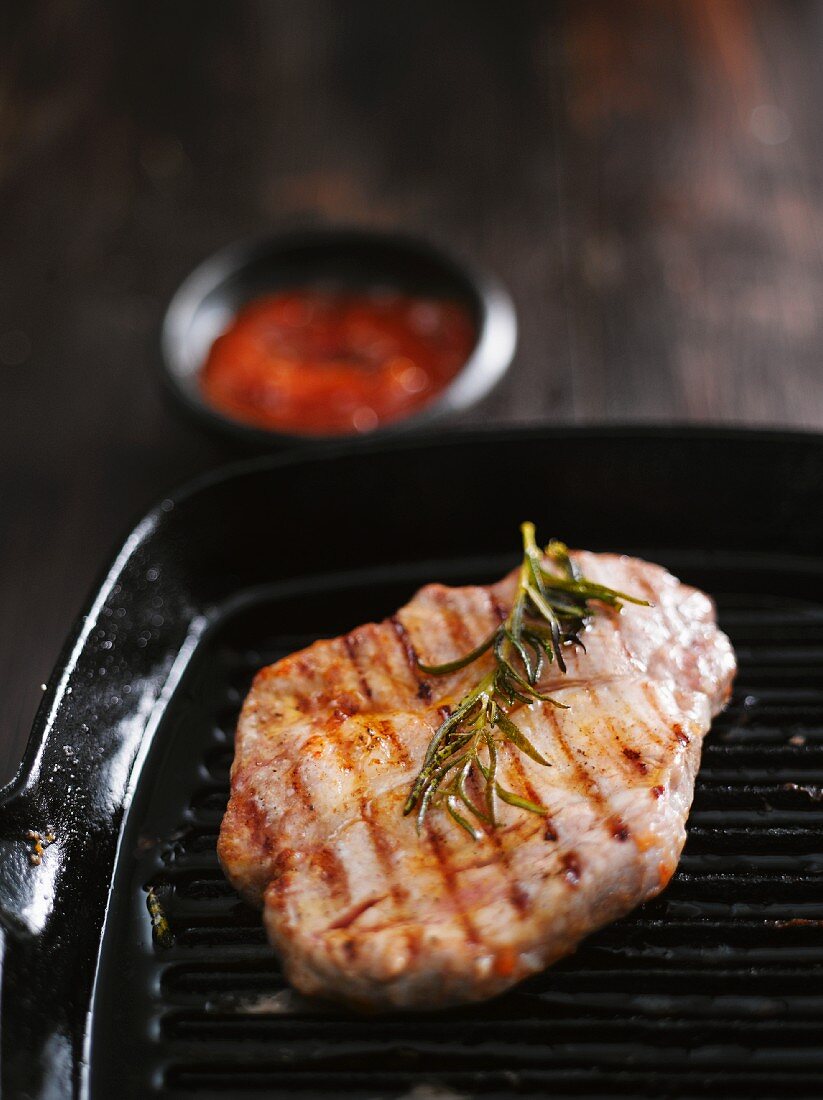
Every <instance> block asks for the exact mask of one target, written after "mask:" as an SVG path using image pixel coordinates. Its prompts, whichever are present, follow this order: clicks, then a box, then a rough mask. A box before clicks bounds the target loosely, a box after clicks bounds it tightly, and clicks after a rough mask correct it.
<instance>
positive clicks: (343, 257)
mask: <svg viewBox="0 0 823 1100" xmlns="http://www.w3.org/2000/svg"><path fill="white" fill-rule="evenodd" d="M324 283H325V284H330V285H336V286H343V287H345V288H347V289H358V288H366V287H391V288H393V289H394V288H396V289H397V290H398V291H400V292H402V293H407V294H425V295H432V296H437V297H448V298H451V299H453V300H454V301H457V302H459V303H460V304H461V305H463V306H465V307H466V308H467V309H468V311H469V313H470V315H471V317H472V319H473V321H474V324H475V328H476V333H477V336H476V342H475V346H474V349H473V351H472V353H471V355H470V356H469V358H468V360H467V361H466V363H465V365H464V366H463V367H462V368H461V370H460V372H459V373H458V374H457V376H456V377H455V379H454V381H453V382H452V383H451V384H450V385H449V386H448V387H447V388H446V389H445V390H443V392H442V393H440V394H439V395H438V396H437V397H436V398H435V399H434V400H433V401H432V403H431V404H430V405H427V406H426V407H425V408H424V409H421V410H419V411H418V412H415V413H413V414H412V415H410V416H408V417H405V418H404V419H402V420H399V421H397V422H395V423H392V424H387V425H383V426H381V427H379V428H377V429H375V430H374V431H371V432H369V433H367V434H368V436H369V437H374V436H384V435H390V434H395V433H397V432H399V431H407V430H409V429H410V428H419V427H423V426H425V425H428V424H431V423H432V422H433V421H436V420H440V419H441V418H443V417H445V416H448V415H451V414H454V413H457V412H460V411H461V410H463V409H466V408H469V407H470V406H471V405H474V404H476V403H477V402H478V401H480V400H481V399H482V398H483V397H485V396H486V394H488V393H489V391H490V390H491V389H492V387H493V386H494V385H495V384H496V383H497V382H498V381H499V380H500V379H501V378H502V376H503V375H504V374H505V372H506V370H507V369H508V367H509V365H510V364H511V361H512V357H513V355H514V349H515V344H516V339H517V322H516V318H515V313H514V306H513V305H512V301H511V298H510V297H509V295H508V294H507V292H506V291H505V290H504V288H503V287H502V286H501V284H500V283H499V282H498V281H497V280H496V279H495V278H493V277H492V276H490V275H489V274H487V273H485V272H479V271H476V270H472V269H470V268H469V267H467V266H466V265H465V264H463V263H461V262H459V261H457V260H456V259H454V258H453V257H451V256H450V255H448V254H447V253H446V252H443V251H441V249H440V248H437V247H435V246H433V245H431V244H428V243H427V242H425V241H422V240H418V239H415V238H413V237H406V236H403V235H401V234H397V233H380V232H376V231H373V230H361V229H314V230H303V231H299V232H292V233H287V234H283V235H279V236H273V237H266V238H256V239H253V240H248V241H241V242H238V243H236V244H232V245H229V246H228V247H226V248H223V249H221V250H220V251H219V252H216V253H215V254H214V255H213V256H211V257H210V258H209V259H207V260H205V261H204V262H203V263H201V264H200V265H199V266H198V267H196V268H195V269H194V271H193V272H192V273H191V274H190V275H189V276H188V278H187V279H186V280H185V281H184V282H183V283H182V285H181V286H180V287H179V289H178V290H177V292H176V293H175V295H174V297H173V298H172V300H171V303H170V304H169V307H168V310H167V311H166V316H165V318H164V321H163V330H162V346H163V357H164V360H165V371H164V374H165V378H166V381H167V382H168V384H169V386H170V388H171V392H172V394H173V395H174V397H175V398H176V399H177V401H178V402H179V403H180V404H181V405H182V406H183V408H184V409H185V410H186V411H187V412H189V413H191V414H193V415H194V416H196V417H197V419H198V420H199V421H200V422H201V423H203V424H205V425H207V426H208V427H211V428H214V429H217V430H219V431H221V432H223V433H225V434H229V435H230V436H232V437H233V438H234V439H235V440H239V441H243V442H245V443H248V444H251V445H253V446H255V447H258V448H260V447H262V448H271V447H273V446H280V445H282V444H284V443H290V444H293V443H298V442H301V443H305V442H307V441H311V442H315V443H316V442H318V441H322V440H323V439H325V438H334V439H336V440H337V441H338V442H339V441H340V436H335V437H331V436H329V437H326V436H321V437H319V439H318V437H317V436H308V435H291V434H287V433H284V432H276V431H268V430H266V429H262V428H258V427H254V426H252V425H250V424H246V423H244V422H243V421H241V420H236V419H235V418H233V417H231V416H228V415H224V414H223V413H221V412H219V411H218V410H217V409H215V408H213V407H212V406H211V405H209V404H208V403H207V402H206V401H205V399H204V398H203V396H202V394H201V392H200V386H199V383H198V375H199V372H200V370H201V368H202V367H203V364H204V363H205V360H206V357H207V356H208V353H209V349H210V348H211V346H212V344H213V342H214V341H215V340H216V339H217V337H218V336H219V335H220V334H221V333H222V332H224V331H225V329H226V328H227V327H228V325H229V323H230V322H231V320H232V318H233V317H234V315H235V314H236V313H237V311H238V309H239V308H240V307H241V306H242V305H244V304H245V303H246V302H248V301H250V300H251V299H253V298H255V297H257V296H258V295H260V294H265V293H267V292H269V291H272V290H277V289H279V288H285V287H294V286H307V285H309V286H311V285H317V284H324ZM347 438H355V437H347Z"/></svg>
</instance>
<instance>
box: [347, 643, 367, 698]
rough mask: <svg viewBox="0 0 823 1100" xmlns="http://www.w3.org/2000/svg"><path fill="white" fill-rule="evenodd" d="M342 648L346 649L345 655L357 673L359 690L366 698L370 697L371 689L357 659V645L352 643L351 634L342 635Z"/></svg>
mask: <svg viewBox="0 0 823 1100" xmlns="http://www.w3.org/2000/svg"><path fill="white" fill-rule="evenodd" d="M343 648H344V649H345V651H346V656H347V657H348V659H349V663H350V664H351V667H352V668H353V669H354V672H355V673H356V675H357V679H358V681H359V683H360V690H361V691H362V692H363V694H364V696H365V697H366V698H367V699H371V698H372V691H371V688H370V687H369V681H368V680H367V679H366V674H365V672H364V671H363V669H362V668H361V667H360V665H359V663H358V661H357V647H356V646H355V644H354V639H353V637H352V635H351V634H344V635H343Z"/></svg>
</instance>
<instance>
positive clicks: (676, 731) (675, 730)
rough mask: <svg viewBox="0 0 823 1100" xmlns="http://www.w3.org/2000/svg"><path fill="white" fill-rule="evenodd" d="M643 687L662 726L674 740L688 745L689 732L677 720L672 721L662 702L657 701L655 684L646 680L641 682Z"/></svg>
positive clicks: (647, 700) (644, 693)
mask: <svg viewBox="0 0 823 1100" xmlns="http://www.w3.org/2000/svg"><path fill="white" fill-rule="evenodd" d="M641 688H642V691H643V695H644V696H645V698H646V702H647V703H648V704H649V706H650V707H651V709H652V710H653V711H654V713H655V714H656V715H657V717H658V718H659V719H660V724H661V725H662V727H663V728H664V729H666V730H668V731H669V733H670V734H671V735H672V736H673V738H674V740H675V741H677V742H678V743H679V744H681V745H688V743H689V736H688V734H685V733H684V732H683V729H682V727H681V726H679V725H678V724H677V723H676V722H672V720H671V718H670V717H669V715H667V714H665V713H664V711H663V709H662V707H661V706H660V703H659V702H658V701H657V693H656V691H655V689H654V686H653V685H652V684H650V683H649V682H648V681H644V682H643V683H642V684H641Z"/></svg>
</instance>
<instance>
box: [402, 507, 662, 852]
mask: <svg viewBox="0 0 823 1100" xmlns="http://www.w3.org/2000/svg"><path fill="white" fill-rule="evenodd" d="M520 530H521V533H522V536H523V560H522V562H521V565H520V574H519V577H518V583H517V591H516V592H515V596H514V602H513V604H512V608H511V611H510V612H509V614H508V615H507V617H506V619H505V621H504V622H502V623H501V624H500V626H499V627H498V628H497V629H496V630H495V631H494V632H493V633H492V634H490V635H489V637H488V638H486V640H485V641H484V642H481V644H480V645H479V646H477V647H476V648H475V649H473V650H472V651H471V652H470V653H466V654H465V655H464V656H463V657H458V658H457V659H456V660H454V661H447V662H446V663H445V664H442V665H426V664H423V663H422V662H420V668H421V670H422V671H423V672H425V673H427V674H428V675H430V676H445V675H447V674H449V673H452V672H457V671H459V670H460V669H462V668H466V667H467V666H468V665H470V664H473V663H474V662H475V661H477V660H478V659H479V658H480V657H482V656H483V655H484V654H485V653H488V652H491V654H492V656H493V658H494V661H493V665H492V668H491V670H490V671H489V672H487V673H486V674H485V675H484V676H483V677H482V678H481V679H480V680H479V681H478V683H477V684H476V685H475V686H474V687H473V688H472V689H471V690H470V691H469V692H468V693H467V694H466V695H465V696H464V697H463V699H462V700H461V701H460V703H459V704H458V705H457V707H456V708H455V709H454V711H452V713H451V714H450V715H449V716H448V718H446V720H445V721H444V722H443V724H442V725H441V726H440V727H439V729H437V730H436V732H435V734H434V736H433V737H432V739H431V741H430V743H429V747H428V750H427V752H426V756H425V758H424V760H423V765H422V767H421V769H420V772H419V774H418V776H417V778H416V779H415V781H414V784H413V785H412V788H411V791H410V792H409V797H408V798H407V799H406V803H405V806H404V807H403V813H404V814H410V813H411V812H412V811H413V810H414V809H415V808H416V809H417V827H418V829H419V828H421V826H422V825H423V822H424V821H425V819H426V814H427V813H428V812H429V810H430V809H431V808H432V807H433V806H440V807H443V808H445V810H446V811H447V813H448V814H449V815H450V817H451V818H452V820H453V821H454V822H455V823H456V824H457V825H459V826H460V827H461V828H462V829H465V830H466V832H467V833H469V834H470V835H471V836H472V837H474V838H475V839H476V840H477V839H479V838H480V837H481V836H482V835H483V829H482V828H481V826H482V825H486V826H487V827H489V828H494V827H496V825H497V812H496V800H497V799H498V798H500V799H501V800H502V801H503V802H506V803H508V804H509V805H510V806H517V807H518V808H519V809H521V810H527V811H529V812H530V813H534V814H542V815H545V814H546V813H547V810H546V808H545V807H544V806H540V805H538V804H537V803H534V802H531V801H530V800H529V799H527V798H523V797H522V796H521V795H518V794H515V792H514V791H510V790H507V789H506V788H505V787H504V786H503V785H502V784H501V783H500V782H499V780H498V778H497V774H498V748H499V746H500V745H501V744H504V743H507V742H508V743H509V744H511V745H513V746H514V747H515V748H516V749H517V750H518V751H520V752H522V753H524V754H525V755H526V756H528V757H530V758H531V759H532V760H535V761H536V762H537V763H538V764H543V765H546V766H548V764H549V762H548V760H546V759H545V757H543V756H541V754H540V753H539V752H538V751H537V749H536V748H535V747H534V745H533V744H532V743H531V741H529V739H528V738H527V737H526V735H525V734H524V733H523V731H522V730H521V729H520V728H519V726H517V725H516V724H515V722H514V721H513V720H512V718H511V714H512V712H513V711H514V710H515V709H516V708H517V707H519V706H521V705H526V706H527V705H529V704H531V703H533V702H535V701H540V702H544V703H549V704H551V705H552V706H555V707H560V708H562V709H564V710H565V709H568V708H567V707H566V706H565V704H564V703H561V702H559V701H558V700H556V699H553V698H552V697H551V696H550V695H545V694H544V693H542V692H541V691H540V688H539V684H540V678H541V676H542V673H543V670H544V668H545V667H546V666H547V665H548V664H551V663H553V662H555V661H556V662H557V667H558V668H559V669H560V671H561V672H565V671H566V662H565V660H564V657H563V650H564V648H565V647H567V646H579V647H580V648H581V649H584V650H585V646H584V645H583V643H582V641H581V640H580V636H579V635H580V631H581V630H582V628H583V626H584V624H585V623H586V621H587V619H588V618H589V617H590V616H591V615H592V614H593V612H594V610H595V608H594V607H592V606H591V604H592V602H594V603H595V604H597V603H599V604H605V605H606V606H608V607H611V608H613V609H615V610H618V611H619V610H620V608H621V607H622V604H623V602H629V603H635V604H642V605H644V606H648V603H647V601H646V600H639V599H636V598H635V597H633V596H627V595H626V594H625V593H623V592H617V591H615V590H614V589H611V588H605V587H604V586H603V585H599V584H593V583H592V582H591V581H588V580H586V578H585V577H583V576H582V575H581V573H580V571H579V569H577V567H576V566H575V564H574V562H573V561H572V560H571V558H570V557H569V552H568V550H567V549H566V547H565V546H564V544H563V543H562V542H557V541H552V542H550V543H549V544H548V546H546V548H545V550H544V551H543V552H542V553H541V551H540V548H539V547H538V545H537V542H536V539H535V530H534V524H533V523H523V524H521V527H520ZM470 783H473V784H474V785H477V786H479V788H480V791H481V796H480V797H478V796H477V795H473V794H472V793H471V791H470V789H469V786H470Z"/></svg>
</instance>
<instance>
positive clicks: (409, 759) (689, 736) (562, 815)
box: [218, 553, 735, 1007]
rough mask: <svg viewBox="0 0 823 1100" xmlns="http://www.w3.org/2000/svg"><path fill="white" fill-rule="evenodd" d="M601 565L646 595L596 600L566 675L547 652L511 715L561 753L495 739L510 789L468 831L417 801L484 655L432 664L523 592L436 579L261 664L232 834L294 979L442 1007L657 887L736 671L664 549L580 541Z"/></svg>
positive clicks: (605, 580) (614, 581) (316, 990)
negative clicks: (537, 756) (436, 667)
mask: <svg viewBox="0 0 823 1100" xmlns="http://www.w3.org/2000/svg"><path fill="white" fill-rule="evenodd" d="M573 558H574V559H575V561H576V562H577V564H578V565H579V566H580V567H581V568H582V570H583V572H584V573H585V575H586V576H587V577H588V578H589V579H590V580H592V581H595V582H598V583H600V584H604V585H608V586H609V587H613V588H616V589H620V590H623V591H626V592H630V593H633V594H635V595H637V596H642V597H644V598H647V599H649V600H651V601H652V602H653V606H652V607H637V606H626V607H624V609H623V610H622V612H620V613H615V612H612V611H610V610H608V609H605V608H604V609H602V610H598V613H597V614H596V615H595V616H594V617H593V618H592V619H591V620H590V621H589V623H588V625H587V626H586V628H585V631H584V634H583V636H582V640H583V642H584V644H585V651H583V650H582V649H571V648H569V649H568V651H567V652H568V657H567V665H568V671H567V673H566V675H562V674H561V673H559V671H558V670H557V666H556V665H553V666H550V668H549V671H548V672H547V673H546V674H545V676H544V680H543V682H542V690H543V691H546V692H550V693H551V694H552V696H554V697H555V698H556V699H558V700H559V701H562V702H563V703H565V704H566V705H567V706H568V708H569V709H568V710H558V709H556V708H554V707H552V706H551V705H550V704H548V703H543V702H539V701H538V702H534V703H532V704H530V705H529V706H523V707H521V708H520V709H519V710H518V711H517V712H516V715H515V717H516V719H517V724H518V726H519V727H520V729H521V730H522V731H523V733H524V734H525V735H526V736H527V737H528V738H529V740H530V741H531V742H532V743H533V744H534V746H535V747H536V748H537V749H538V750H539V752H540V753H541V754H542V755H543V756H544V757H545V758H546V759H547V760H548V761H549V762H550V764H551V766H550V767H546V766H544V765H541V764H540V763H537V762H535V761H533V760H532V759H530V758H529V757H527V756H525V755H523V754H522V753H520V752H518V751H517V750H516V749H515V748H514V747H513V746H511V745H508V744H507V745H503V746H502V747H501V748H500V751H499V765H498V768H499V776H500V779H501V782H502V783H503V785H504V786H505V787H506V788H508V789H509V790H512V791H515V792H519V793H520V794H521V795H522V796H523V797H525V798H527V799H529V800H530V801H531V802H536V803H539V804H541V805H542V806H544V807H546V808H547V810H548V815H547V816H538V815H536V814H533V813H529V812H525V811H524V810H522V809H519V808H516V807H514V806H510V805H501V806H500V814H499V817H500V823H499V825H498V827H497V828H496V829H491V828H489V829H487V830H486V833H485V835H484V837H483V838H482V839H481V840H479V841H475V840H472V838H471V837H470V836H468V835H467V834H466V833H465V832H464V831H463V830H462V829H460V828H458V827H456V826H455V825H454V823H453V822H452V821H451V819H450V818H448V817H447V816H446V814H445V813H444V812H443V811H442V810H438V809H436V808H435V809H433V810H432V811H431V812H430V813H429V814H428V816H427V818H426V823H425V826H424V828H423V830H422V832H421V834H420V835H418V832H417V831H416V828H415V821H414V817H413V816H411V817H404V816H403V814H402V807H403V803H404V801H405V799H406V797H407V795H408V792H409V787H410V784H411V783H412V781H413V780H414V778H415V776H416V774H417V772H418V770H419V768H420V765H421V762H422V759H423V755H424V753H425V750H426V748H427V745H428V743H429V741H430V739H431V737H432V734H433V732H434V730H435V729H436V728H437V727H438V726H439V725H440V723H441V722H442V720H443V716H444V715H446V714H448V713H449V711H448V709H447V708H449V707H454V706H455V705H456V704H457V703H458V702H459V701H460V699H461V698H462V696H463V695H464V694H465V692H466V691H467V690H468V689H469V688H470V687H471V686H472V685H473V684H474V683H475V682H476V681H477V678H478V676H479V675H481V674H482V672H483V671H485V670H487V669H488V667H490V662H491V660H492V658H491V657H490V656H489V655H488V654H486V656H484V657H483V658H481V659H480V661H478V662H477V663H476V664H475V665H472V666H470V667H468V668H466V669H463V670H461V671H459V672H456V673H453V674H451V675H448V676H442V677H430V676H426V675H424V674H423V673H422V672H421V671H420V669H419V667H418V659H419V660H420V661H422V662H423V663H427V664H436V663H443V662H446V661H449V660H452V659H454V658H455V657H457V656H460V655H462V654H463V653H466V652H468V651H469V650H471V649H472V648H473V647H475V646H476V645H477V644H478V643H479V642H480V641H481V640H483V639H484V638H486V637H487V636H488V635H489V634H490V632H491V631H492V630H494V629H495V627H496V626H497V625H498V624H499V622H500V621H501V619H502V618H503V617H505V615H506V613H507V612H508V610H509V607H510V604H511V600H512V598H513V592H514V587H515V578H514V575H510V576H509V577H507V578H505V579H504V580H503V581H501V582H500V583H499V584H496V585H493V586H490V587H480V586H477V587H465V588H447V587H445V586H443V585H438V584H432V585H428V586H426V587H425V588H423V589H422V590H421V591H420V592H418V593H417V595H416V596H415V597H414V598H413V599H412V601H411V602H410V603H409V604H407V605H406V607H404V608H403V609H402V610H400V611H399V612H398V613H397V614H396V615H395V616H394V617H392V618H391V619H389V620H387V621H386V622H383V623H380V624H368V625H366V626H361V627H358V628H357V629H356V630H353V631H352V632H351V633H350V634H347V635H345V636H344V637H342V638H336V639H334V640H332V641H319V642H316V643H315V644H314V645H311V646H309V647H308V648H307V649H305V650H303V651H302V652H300V653H295V654H293V655H292V656H290V657H287V658H285V659H284V660H281V661H279V662H277V664H274V665H271V666H270V667H268V668H264V669H263V670H262V671H261V672H259V673H258V674H257V676H256V678H255V680H254V685H253V687H252V689H251V691H250V693H249V695H248V698H247V699H246V702H245V705H244V707H243V711H242V715H241V717H240V722H239V726H238V731H237V747H236V756H235V761H234V766H233V768H232V794H231V800H230V802H229V806H228V810H227V812H226V816H225V818H224V820H223V825H222V829H221V832H220V841H219V846H218V850H219V854H220V859H221V862H222V864H223V867H224V869H225V872H226V874H227V876H228V877H229V879H230V880H231V882H232V883H233V884H234V886H235V887H236V888H237V889H238V890H239V891H240V892H241V893H242V894H243V895H244V896H245V897H246V898H247V899H249V900H251V901H253V902H255V903H257V904H262V905H263V908H264V921H265V925H266V929H267V932H268V935H269V938H270V939H271V942H272V943H273V945H274V946H275V947H276V948H277V949H278V951H279V952H280V954H281V955H282V958H283V961H284V965H285V969H286V973H287V975H288V977H289V979H290V981H291V982H292V983H293V984H294V985H295V986H296V987H297V988H298V989H299V990H301V991H303V992H305V993H310V994H317V995H321V996H325V997H331V998H335V999H342V1000H346V1001H349V1002H352V1003H354V1004H358V1005H362V1006H389V1005H392V1006H405V1007H423V1006H429V1007H431V1006H442V1005H447V1004H453V1003H459V1002H465V1001H473V1000H479V999H481V998H484V997H490V996H492V995H494V994H496V993H499V992H501V991H502V990H504V989H506V988H507V987H508V986H511V985H512V984H514V983H515V982H517V981H519V980H521V979H522V978H524V977H526V976H527V975H529V974H534V973H535V972H536V971H539V970H541V969H543V968H544V967H545V966H547V965H548V964H550V963H551V962H553V961H554V960H556V959H558V958H560V957H561V956H563V955H566V954H568V953H569V952H571V951H573V950H574V948H575V947H576V946H577V944H578V943H579V942H580V940H581V939H582V938H583V937H584V936H586V935H587V934H589V933H590V932H592V931H593V930H594V929H596V928H599V927H600V926H602V925H603V924H606V923H607V922H608V921H611V920H614V919H616V918H617V917H620V916H622V915H623V914H625V913H627V912H629V910H631V909H632V908H634V907H635V906H636V905H638V904H640V903H641V902H642V901H644V900H646V899H647V898H650V897H652V896H653V895H655V894H656V893H658V891H660V890H661V889H663V887H664V886H665V885H666V884H667V882H668V881H669V879H670V878H671V876H672V874H673V872H674V870H675V867H676V865H677V860H678V858H679V855H680V851H681V849H682V847H683V842H684V840H685V829H684V825H685V820H686V816H687V813H688V810H689V806H690V804H691V800H692V793H693V786H694V777H695V773H696V771H697V767H698V764H699V761H700V746H701V741H702V738H703V735H704V734H705V733H706V731H707V730H708V728H709V724H710V721H711V717H712V715H713V714H715V713H716V712H717V711H718V710H719V709H720V708H721V707H722V706H723V704H724V703H725V702H726V700H727V698H728V695H729V692H730V686H731V681H732V677H733V675H734V670H735V663H734V655H733V652H732V649H731V646H730V644H729V641H728V639H727V638H726V636H725V635H724V634H722V633H721V632H720V631H719V630H718V629H717V627H716V625H715V620H714V611H713V606H712V603H711V601H710V600H709V599H708V598H707V597H706V596H705V595H703V593H701V592H699V591H697V590H696V589H694V588H689V587H687V586H685V585H683V584H681V583H680V582H679V581H677V580H676V579H675V578H674V577H672V576H671V574H669V573H667V572H666V571H665V570H664V569H662V568H660V567H659V566H656V565H651V564H648V563H646V562H642V561H639V560H637V559H634V558H625V557H617V556H613V555H607V554H603V555H596V554H590V553H576V554H574V555H573Z"/></svg>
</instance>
